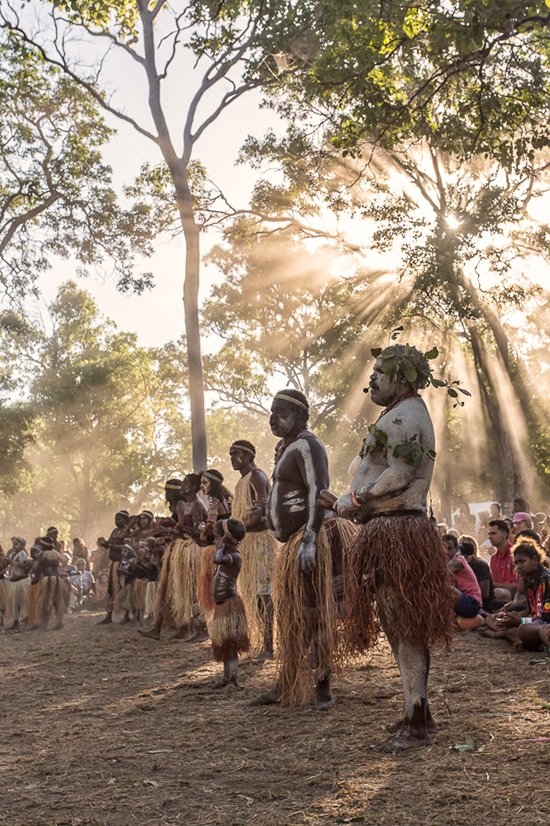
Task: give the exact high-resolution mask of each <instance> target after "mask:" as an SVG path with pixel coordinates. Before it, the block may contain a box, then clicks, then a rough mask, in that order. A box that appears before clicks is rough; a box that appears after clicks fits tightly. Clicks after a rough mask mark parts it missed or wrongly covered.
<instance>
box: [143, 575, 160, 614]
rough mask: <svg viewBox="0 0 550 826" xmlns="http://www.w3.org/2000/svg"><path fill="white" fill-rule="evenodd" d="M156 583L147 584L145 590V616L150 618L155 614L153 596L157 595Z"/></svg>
mask: <svg viewBox="0 0 550 826" xmlns="http://www.w3.org/2000/svg"><path fill="white" fill-rule="evenodd" d="M157 585H158V582H148V583H147V585H146V588H145V609H144V610H145V614H144V616H146V617H152V616H153V614H154V612H155V595H156V593H157Z"/></svg>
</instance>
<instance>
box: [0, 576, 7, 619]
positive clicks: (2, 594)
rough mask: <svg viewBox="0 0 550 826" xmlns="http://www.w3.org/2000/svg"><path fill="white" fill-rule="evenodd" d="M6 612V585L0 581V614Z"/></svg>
mask: <svg viewBox="0 0 550 826" xmlns="http://www.w3.org/2000/svg"><path fill="white" fill-rule="evenodd" d="M5 612H6V583H5V582H4V580H3V579H0V614H5Z"/></svg>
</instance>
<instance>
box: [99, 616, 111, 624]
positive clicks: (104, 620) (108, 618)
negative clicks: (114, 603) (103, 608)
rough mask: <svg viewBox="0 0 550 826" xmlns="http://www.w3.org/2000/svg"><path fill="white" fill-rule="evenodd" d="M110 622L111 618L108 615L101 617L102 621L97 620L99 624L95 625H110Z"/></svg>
mask: <svg viewBox="0 0 550 826" xmlns="http://www.w3.org/2000/svg"><path fill="white" fill-rule="evenodd" d="M112 621H113V618H112V616H111V615H110V614H107V616H106V617H103V619H102V620H99V622H98V623H97V624H98V625H110V624H111V623H112Z"/></svg>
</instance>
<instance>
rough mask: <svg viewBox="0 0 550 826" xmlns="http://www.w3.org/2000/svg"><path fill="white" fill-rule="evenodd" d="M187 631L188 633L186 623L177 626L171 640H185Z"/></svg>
mask: <svg viewBox="0 0 550 826" xmlns="http://www.w3.org/2000/svg"><path fill="white" fill-rule="evenodd" d="M188 633H189V629H188V627H187V625H182V627H181V628H178V630H177V631H176V633H175V634H174V635H173V637H172V639H173V640H186V639H187V634H188Z"/></svg>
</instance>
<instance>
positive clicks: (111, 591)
mask: <svg viewBox="0 0 550 826" xmlns="http://www.w3.org/2000/svg"><path fill="white" fill-rule="evenodd" d="M119 568H120V562H111V564H110V565H109V585H108V587H107V594H108V597H107V610H108V611H114V613H115V614H118V612H119V611H120V594H121V591H122V585H121V583H120V579H119V576H118V569H119Z"/></svg>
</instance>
